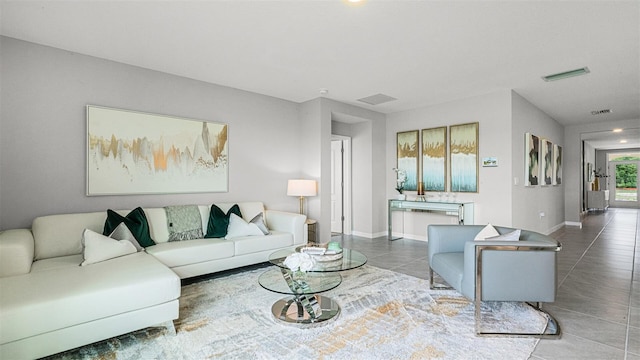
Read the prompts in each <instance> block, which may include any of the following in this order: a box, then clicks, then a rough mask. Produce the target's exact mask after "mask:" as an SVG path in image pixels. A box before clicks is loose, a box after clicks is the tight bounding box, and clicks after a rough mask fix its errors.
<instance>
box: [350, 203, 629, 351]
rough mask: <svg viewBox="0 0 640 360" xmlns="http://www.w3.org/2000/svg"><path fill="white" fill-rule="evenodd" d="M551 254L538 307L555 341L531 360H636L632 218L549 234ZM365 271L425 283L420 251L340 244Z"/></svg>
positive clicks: (609, 217)
mask: <svg viewBox="0 0 640 360" xmlns="http://www.w3.org/2000/svg"><path fill="white" fill-rule="evenodd" d="M551 236H552V237H554V238H556V239H558V240H559V241H560V242H561V243H562V245H563V249H562V251H561V252H560V253H559V254H558V285H559V288H558V296H557V299H556V301H555V302H554V303H552V304H544V308H545V309H547V310H548V311H549V312H551V313H552V314H553V315H554V316H555V317H556V319H558V321H559V322H560V326H561V327H562V330H563V335H562V338H561V339H559V340H540V341H539V342H538V345H537V346H536V349H535V351H534V352H533V354H532V356H531V359H534V360H540V359H545V360H550V359H563V360H564V359H623V360H640V211H639V210H637V209H609V210H607V211H605V212H597V213H590V214H589V215H588V216H587V217H586V218H585V220H584V222H583V227H582V229H580V228H578V227H570V226H567V227H563V228H562V229H560V230H558V231H556V232H554V233H553V234H551ZM343 241H344V246H345V247H349V248H353V249H357V250H360V251H361V252H363V253H364V254H366V255H367V257H368V258H369V261H368V264H370V265H374V266H378V267H381V268H384V269H389V270H393V271H397V272H401V273H404V274H408V275H412V276H416V277H419V278H423V279H427V278H428V276H429V275H428V269H429V263H428V259H427V243H426V242H424V241H415V240H406V239H401V240H397V241H392V242H389V241H387V239H386V238H376V239H366V238H360V237H355V236H354V237H352V236H344V237H343Z"/></svg>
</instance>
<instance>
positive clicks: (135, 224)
mask: <svg viewBox="0 0 640 360" xmlns="http://www.w3.org/2000/svg"><path fill="white" fill-rule="evenodd" d="M121 223H124V224H125V225H126V226H127V228H129V230H131V233H132V234H133V236H134V237H135V238H136V240H138V243H139V244H140V245H141V246H142V247H147V246H151V245H155V244H156V243H155V241H153V239H152V238H151V232H150V231H149V223H148V222H147V216H146V215H145V214H144V210H142V208H141V207H137V208H135V209H133V210H131V212H130V213H128V214H127V216H122V215H120V214H118V213H117V212H115V211H113V210H111V209H109V210H107V220H106V221H105V223H104V231H103V232H102V235H105V236H108V235H110V234H111V233H112V232H113V231H114V230H115V229H116V227H118V225H120V224H121Z"/></svg>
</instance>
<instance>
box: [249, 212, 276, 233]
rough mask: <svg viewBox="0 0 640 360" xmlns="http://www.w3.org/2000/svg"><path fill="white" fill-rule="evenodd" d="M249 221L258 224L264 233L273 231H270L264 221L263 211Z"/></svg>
mask: <svg viewBox="0 0 640 360" xmlns="http://www.w3.org/2000/svg"><path fill="white" fill-rule="evenodd" d="M249 223H251V224H256V225H257V226H258V229H260V230H261V231H262V233H263V234H265V235H269V234H271V232H270V231H269V228H267V225H265V223H264V219H263V218H262V213H259V214H258V215H256V216H254V217H253V219H251V221H249Z"/></svg>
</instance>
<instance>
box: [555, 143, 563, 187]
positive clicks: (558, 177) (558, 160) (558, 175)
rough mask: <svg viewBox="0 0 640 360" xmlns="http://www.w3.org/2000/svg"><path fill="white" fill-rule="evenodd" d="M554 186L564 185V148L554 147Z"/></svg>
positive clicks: (556, 145)
mask: <svg viewBox="0 0 640 360" xmlns="http://www.w3.org/2000/svg"><path fill="white" fill-rule="evenodd" d="M553 159H554V161H553V185H560V184H562V146H560V145H558V144H554V145H553Z"/></svg>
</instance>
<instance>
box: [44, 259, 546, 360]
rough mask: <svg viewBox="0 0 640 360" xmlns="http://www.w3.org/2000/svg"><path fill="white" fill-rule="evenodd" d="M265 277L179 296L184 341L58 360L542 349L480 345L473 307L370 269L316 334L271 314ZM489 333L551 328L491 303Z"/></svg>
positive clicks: (128, 344)
mask: <svg viewBox="0 0 640 360" xmlns="http://www.w3.org/2000/svg"><path fill="white" fill-rule="evenodd" d="M264 271H266V268H260V269H254V270H249V271H245V272H240V273H236V274H231V275H226V276H221V277H216V278H212V279H209V280H204V281H201V282H197V283H194V284H190V285H186V286H184V287H183V288H182V296H181V298H180V319H179V320H177V321H175V325H176V331H177V334H176V335H175V336H173V335H169V334H167V331H166V330H165V329H164V328H149V329H145V330H141V331H137V332H134V333H130V334H126V335H123V336H119V337H116V338H113V339H109V340H105V341H102V342H99V343H95V344H92V345H88V346H85V347H81V348H78V349H75V350H71V351H68V352H66V353H62V354H58V355H55V356H53V357H52V358H53V359H211V358H222V359H527V358H529V355H530V354H531V353H532V351H533V350H534V347H535V345H536V342H537V340H535V339H526V338H481V337H476V336H475V335H474V316H473V304H472V303H471V302H469V301H468V300H467V299H466V298H464V297H462V295H460V294H459V293H457V292H455V291H453V290H429V283H428V281H426V280H422V279H418V278H415V277H412V276H408V275H404V274H399V273H396V272H392V271H388V270H383V269H379V268H376V267H373V266H367V265H365V266H363V267H361V268H358V269H354V270H350V271H346V272H343V273H342V276H343V281H342V284H341V285H340V286H338V287H337V288H335V289H334V290H332V291H329V292H326V293H324V294H323V295H326V296H329V297H331V298H333V299H334V300H336V301H337V302H338V304H339V305H340V307H341V313H340V314H339V316H338V317H337V318H336V319H335V320H331V321H330V322H328V324H326V325H323V326H317V327H310V328H299V327H296V326H291V325H286V324H284V323H282V322H281V321H280V320H277V319H275V318H274V317H273V315H272V314H271V305H272V304H273V303H274V302H276V301H277V300H279V299H280V298H282V297H284V295H281V294H276V293H272V292H270V291H268V290H265V289H263V288H262V287H260V285H258V276H259V275H260V274H261V273H262V272H264ZM483 313H484V317H483V319H484V321H485V322H486V323H487V327H486V328H485V330H490V331H499V330H500V331H501V330H509V331H529V332H530V331H542V330H543V329H544V327H545V324H546V319H545V318H544V317H543V316H541V315H539V314H538V313H537V312H535V311H534V310H533V309H531V308H530V307H528V306H526V305H524V304H521V303H508V302H506V303H504V302H496V303H485V304H484V308H483Z"/></svg>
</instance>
